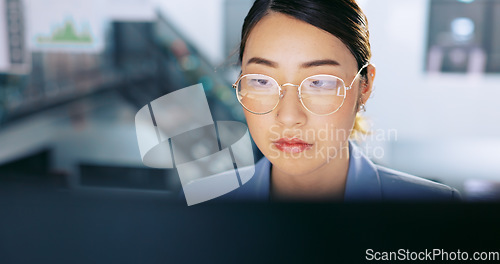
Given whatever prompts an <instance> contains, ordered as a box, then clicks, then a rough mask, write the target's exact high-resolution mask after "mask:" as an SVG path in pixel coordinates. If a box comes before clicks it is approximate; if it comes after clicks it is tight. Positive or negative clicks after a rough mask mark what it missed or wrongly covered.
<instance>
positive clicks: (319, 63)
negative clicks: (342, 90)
mask: <svg viewBox="0 0 500 264" xmlns="http://www.w3.org/2000/svg"><path fill="white" fill-rule="evenodd" d="M324 65H332V66H339V65H340V63H338V61H336V60H330V59H325V60H314V61H309V62H304V63H302V65H301V67H302V68H311V67H316V66H324Z"/></svg>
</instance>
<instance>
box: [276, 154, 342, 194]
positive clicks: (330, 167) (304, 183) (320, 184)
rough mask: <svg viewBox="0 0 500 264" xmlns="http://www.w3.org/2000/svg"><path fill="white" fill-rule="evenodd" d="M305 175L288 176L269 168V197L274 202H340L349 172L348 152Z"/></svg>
mask: <svg viewBox="0 0 500 264" xmlns="http://www.w3.org/2000/svg"><path fill="white" fill-rule="evenodd" d="M345 151H346V153H345V154H346V155H341V156H340V157H342V158H337V159H334V160H330V161H329V162H328V163H326V164H324V165H323V166H321V167H320V168H318V169H316V170H315V171H312V172H309V173H307V174H300V175H290V174H286V173H284V172H283V171H281V170H279V169H278V168H277V167H276V166H272V168H271V190H272V191H271V195H272V199H275V200H310V201H341V200H343V199H344V193H345V184H346V181H347V173H348V170H349V150H348V149H347V148H346V149H345Z"/></svg>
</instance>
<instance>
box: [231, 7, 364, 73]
mask: <svg viewBox="0 0 500 264" xmlns="http://www.w3.org/2000/svg"><path fill="white" fill-rule="evenodd" d="M270 12H278V13H283V14H286V15H289V16H292V17H294V18H296V19H299V20H302V21H304V22H306V23H308V24H311V25H313V26H315V27H317V28H320V29H323V30H325V31H327V32H329V33H330V34H332V35H334V36H336V37H337V38H339V39H340V40H341V41H342V42H343V43H344V44H345V45H346V46H347V48H348V49H349V50H350V51H351V53H352V55H354V58H355V59H356V61H357V63H358V69H360V68H361V67H363V66H364V65H365V64H366V63H368V62H369V61H370V57H371V49H370V41H369V35H370V33H369V31H368V22H367V19H366V16H365V14H364V13H363V11H362V10H361V8H360V7H359V6H358V4H357V3H356V1H355V0H256V1H255V2H254V4H253V6H252V8H251V9H250V11H249V12H248V15H247V16H246V18H245V22H244V23H243V29H242V32H241V44H240V57H239V61H240V63H241V62H242V59H243V52H244V51H245V45H246V42H247V39H248V36H249V35H250V32H251V31H252V29H253V28H254V27H255V25H256V24H257V23H258V22H259V21H260V20H261V19H262V18H263V17H264V16H266V15H267V14H269V13H270ZM362 75H364V76H366V69H365V70H363V72H362Z"/></svg>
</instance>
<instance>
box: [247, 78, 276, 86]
mask: <svg viewBox="0 0 500 264" xmlns="http://www.w3.org/2000/svg"><path fill="white" fill-rule="evenodd" d="M250 84H251V85H252V86H255V87H270V86H271V85H272V83H271V82H270V81H269V80H266V79H252V80H250Z"/></svg>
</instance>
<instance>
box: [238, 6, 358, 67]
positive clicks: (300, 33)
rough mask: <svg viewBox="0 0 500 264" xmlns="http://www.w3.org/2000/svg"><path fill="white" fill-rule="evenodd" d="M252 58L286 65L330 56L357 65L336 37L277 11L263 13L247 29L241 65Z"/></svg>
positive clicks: (344, 63)
mask: <svg viewBox="0 0 500 264" xmlns="http://www.w3.org/2000/svg"><path fill="white" fill-rule="evenodd" d="M254 58H264V59H266V60H269V61H272V62H275V63H277V64H287V65H290V64H296V65H302V64H304V63H307V62H311V61H315V60H332V61H336V62H338V63H339V64H340V66H342V67H348V68H349V67H356V65H357V64H356V60H355V58H354V56H353V55H352V54H351V52H350V51H349V49H348V48H347V46H345V45H344V43H343V42H342V41H341V40H340V39H339V38H337V37H336V36H334V35H332V34H330V33H328V32H326V31H324V30H322V29H319V28H317V27H315V26H313V25H310V24H308V23H306V22H303V21H301V20H298V19H295V18H293V17H291V16H288V15H284V14H281V13H271V14H268V15H266V16H265V17H264V18H262V19H261V20H260V21H259V22H258V23H257V24H256V25H255V27H254V28H253V29H252V31H251V32H250V35H249V37H248V39H247V42H246V48H245V52H244V54H243V61H242V63H243V66H245V64H247V63H248V62H249V61H250V60H253V59H254Z"/></svg>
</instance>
